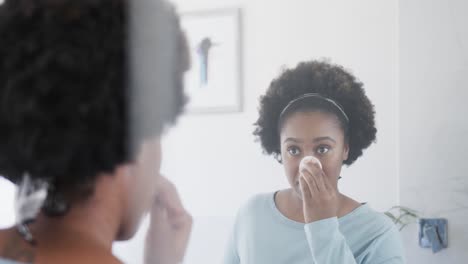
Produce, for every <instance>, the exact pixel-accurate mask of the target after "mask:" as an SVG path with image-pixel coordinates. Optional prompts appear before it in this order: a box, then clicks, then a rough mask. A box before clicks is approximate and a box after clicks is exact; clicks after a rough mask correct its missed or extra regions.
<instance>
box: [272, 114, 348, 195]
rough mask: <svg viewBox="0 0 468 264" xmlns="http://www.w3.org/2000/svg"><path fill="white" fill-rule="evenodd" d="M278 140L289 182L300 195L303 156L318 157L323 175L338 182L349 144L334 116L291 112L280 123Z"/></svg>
mask: <svg viewBox="0 0 468 264" xmlns="http://www.w3.org/2000/svg"><path fill="white" fill-rule="evenodd" d="M280 140H281V142H280V144H281V158H282V162H283V166H284V170H285V173H286V176H287V178H288V182H289V184H290V185H291V187H292V189H293V190H294V191H295V193H296V194H297V195H298V196H299V197H300V198H302V195H301V191H300V188H299V175H300V173H299V163H300V162H301V160H302V158H304V157H305V156H314V157H315V158H317V159H318V160H320V162H321V163H322V167H323V171H324V173H325V175H327V177H329V178H330V179H331V180H332V182H334V184H337V182H338V177H339V176H340V172H341V167H342V165H343V161H344V160H346V159H347V158H348V152H349V146H348V144H347V143H346V142H345V137H344V132H343V129H342V128H341V126H340V123H339V120H338V118H337V117H336V116H335V115H333V114H330V113H324V112H319V111H314V112H296V113H293V114H291V115H290V116H289V117H287V119H286V120H285V122H284V123H283V126H282V128H281V131H280Z"/></svg>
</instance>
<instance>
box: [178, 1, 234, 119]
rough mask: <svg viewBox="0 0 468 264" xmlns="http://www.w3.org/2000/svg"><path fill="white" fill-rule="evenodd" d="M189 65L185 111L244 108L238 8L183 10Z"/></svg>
mask: <svg viewBox="0 0 468 264" xmlns="http://www.w3.org/2000/svg"><path fill="white" fill-rule="evenodd" d="M181 26H182V29H183V30H184V32H185V33H186V36H187V40H188V47H189V50H190V59H191V68H190V70H189V71H188V72H187V73H186V74H185V80H184V81H185V91H186V94H187V95H188V97H189V103H188V105H187V109H186V110H187V112H188V113H198V114H200V113H232V112H241V111H242V110H243V98H242V96H243V91H242V90H243V76H242V75H243V74H242V70H243V67H242V30H241V9H240V8H230V9H216V10H200V11H192V12H185V13H182V14H181Z"/></svg>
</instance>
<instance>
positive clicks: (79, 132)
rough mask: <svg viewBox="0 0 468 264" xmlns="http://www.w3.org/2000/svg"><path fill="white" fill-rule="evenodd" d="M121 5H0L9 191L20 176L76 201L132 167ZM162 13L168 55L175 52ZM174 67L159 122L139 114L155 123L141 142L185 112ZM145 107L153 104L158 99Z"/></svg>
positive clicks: (3, 154) (2, 134) (2, 163)
mask: <svg viewBox="0 0 468 264" xmlns="http://www.w3.org/2000/svg"><path fill="white" fill-rule="evenodd" d="M128 2H129V1H126V0H80V1H76V0H6V1H5V2H4V3H3V4H1V5H0V100H1V101H0V175H3V176H4V177H5V178H7V179H9V180H10V181H12V182H14V183H18V182H19V181H20V180H21V179H22V176H23V175H24V174H25V173H27V174H29V175H30V177H31V178H33V179H42V180H45V181H47V182H49V183H50V185H51V186H53V187H54V192H60V193H63V194H64V195H66V194H70V193H80V194H79V195H78V196H81V198H82V196H84V195H85V193H88V194H89V192H90V190H89V188H90V186H91V188H92V185H93V183H94V180H95V178H96V177H97V175H98V174H99V173H104V172H112V171H113V170H114V169H115V167H116V166H117V165H119V164H122V163H124V162H127V161H131V159H132V155H131V153H132V151H131V150H130V148H131V147H130V146H129V145H130V144H129V142H130V141H133V139H130V138H129V137H130V134H131V132H130V131H129V127H130V123H131V120H130V119H131V116H132V114H131V113H129V112H130V110H129V109H130V100H128V99H127V98H128V96H129V94H130V89H131V88H132V87H130V82H129V79H130V78H129V72H128V69H129V58H127V57H129V56H128V50H127V48H128V46H129V45H128V42H129V38H128V36H129V33H130V32H129V30H128V29H127V28H128V24H129V23H128V22H129V19H128V17H129V15H128V5H129V4H128ZM170 10H171V11H169V12H171V14H170V16H171V17H172V18H173V22H174V25H175V26H176V29H178V30H177V31H178V32H179V33H178V35H177V34H176V35H177V40H176V42H177V43H176V44H177V47H178V48H183V47H185V43H183V42H184V41H185V39H184V37H183V34H182V31H181V30H180V28H179V22H178V18H177V15H176V14H175V11H174V10H173V9H170ZM180 61H182V60H180ZM175 68H177V69H175V70H174V76H173V77H174V82H175V84H176V85H175V87H170V88H167V87H166V88H164V89H168V90H169V89H171V91H170V93H172V96H173V97H174V98H175V100H174V101H173V103H172V104H171V105H170V108H171V109H167V110H166V112H165V113H164V116H161V114H160V113H157V114H154V113H140V114H143V115H145V114H146V115H149V116H151V115H152V114H153V115H155V116H158V118H159V119H158V120H156V121H155V122H150V123H151V125H152V127H151V131H150V132H148V131H145V136H146V137H147V136H150V135H152V136H157V135H159V134H160V133H162V130H163V129H164V127H165V126H166V125H168V124H170V123H173V122H175V119H176V117H177V116H178V115H179V113H180V112H181V111H182V108H183V105H184V104H185V101H186V100H185V96H184V94H183V85H182V77H183V71H184V70H185V67H184V66H180V67H175ZM155 89H156V88H155ZM167 93H168V92H165V94H167ZM161 94H162V93H161ZM148 100H151V101H152V104H155V105H158V104H163V103H164V101H165V100H167V98H150V99H148ZM138 140H139V141H140V143H141V140H143V138H139V139H137V141H138ZM49 194H50V193H49Z"/></svg>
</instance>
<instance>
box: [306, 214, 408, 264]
mask: <svg viewBox="0 0 468 264" xmlns="http://www.w3.org/2000/svg"><path fill="white" fill-rule="evenodd" d="M304 229H305V232H306V237H307V242H308V244H309V247H310V250H311V253H312V256H313V258H314V260H315V263H316V264H325V263H343V264H355V263H357V262H356V260H355V258H354V255H353V253H352V251H351V249H350V247H349V246H348V244H347V242H346V239H345V237H344V236H343V234H342V233H341V232H340V230H339V222H338V218H336V217H332V218H327V219H323V220H320V221H316V222H313V223H310V224H306V225H305V226H304ZM363 239H365V238H363ZM403 256H404V250H403V246H402V243H401V238H400V236H399V232H398V230H396V228H394V227H392V228H388V229H387V230H386V231H384V232H383V233H382V234H380V235H379V237H378V238H376V239H375V240H374V243H372V244H370V245H369V248H368V254H367V256H366V258H365V260H363V261H362V262H361V264H404V263H406V262H405V260H404V257H403Z"/></svg>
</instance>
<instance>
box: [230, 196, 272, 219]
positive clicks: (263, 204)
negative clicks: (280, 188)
mask: <svg viewBox="0 0 468 264" xmlns="http://www.w3.org/2000/svg"><path fill="white" fill-rule="evenodd" d="M273 197H274V193H272V192H269V193H259V194H256V195H253V196H251V197H250V198H249V199H248V200H247V201H246V202H244V204H243V205H242V206H241V208H240V209H239V213H238V215H245V214H252V213H255V212H256V213H259V212H261V211H262V210H265V209H267V208H268V207H269V206H270V205H271V203H273V202H274V200H273V199H274V198H273Z"/></svg>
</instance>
